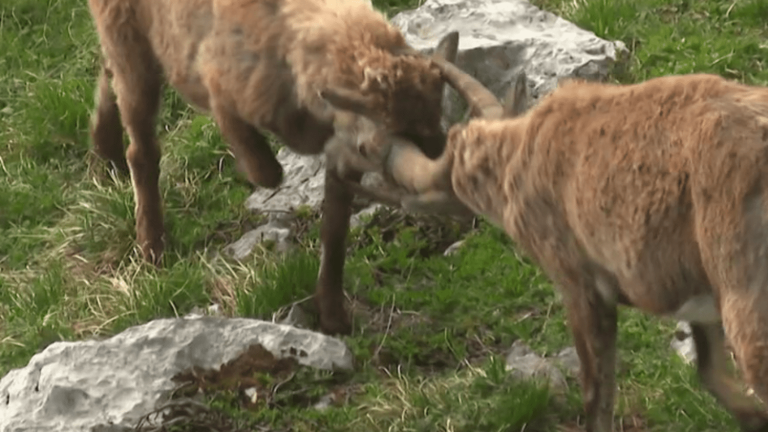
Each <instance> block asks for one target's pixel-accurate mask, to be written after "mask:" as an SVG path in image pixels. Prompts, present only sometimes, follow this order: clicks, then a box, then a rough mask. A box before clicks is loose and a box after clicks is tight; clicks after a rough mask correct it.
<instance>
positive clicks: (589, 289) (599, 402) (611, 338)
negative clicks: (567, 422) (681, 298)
mask: <svg viewBox="0 0 768 432" xmlns="http://www.w3.org/2000/svg"><path fill="white" fill-rule="evenodd" d="M561 286H562V287H563V290H562V291H563V294H564V295H563V297H564V300H565V308H566V314H567V318H568V326H569V327H570V329H571V333H572V334H573V338H574V342H575V345H576V352H577V354H578V356H579V360H580V362H581V368H580V374H581V389H582V397H583V399H584V409H585V411H586V432H613V406H614V398H615V396H614V395H615V391H616V328H617V320H618V315H617V310H616V305H610V304H608V303H607V302H606V301H605V300H603V298H602V297H601V296H600V295H599V293H598V291H597V289H596V282H595V281H594V280H592V279H591V278H588V277H585V278H580V280H570V281H568V282H567V285H565V284H563V285H561Z"/></svg>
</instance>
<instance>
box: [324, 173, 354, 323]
mask: <svg viewBox="0 0 768 432" xmlns="http://www.w3.org/2000/svg"><path fill="white" fill-rule="evenodd" d="M332 169H333V164H329V165H328V168H326V171H325V192H324V193H325V196H324V200H323V216H322V220H321V222H320V223H321V227H320V272H319V274H318V276H317V287H316V288H315V305H316V306H317V309H318V311H319V314H320V330H321V331H322V332H323V333H325V334H330V335H335V334H342V335H348V334H351V333H352V324H351V321H350V319H349V317H348V316H347V313H346V310H345V308H344V288H343V279H344V261H345V259H346V241H347V233H348V231H349V219H350V217H351V215H352V199H353V198H354V193H353V192H352V191H351V190H349V189H348V188H347V187H346V186H345V184H344V182H345V181H346V182H354V183H358V184H359V182H360V180H361V179H362V177H363V175H362V173H360V172H357V171H348V172H346V173H345V178H344V179H338V177H337V175H336V174H334V172H333V171H332Z"/></svg>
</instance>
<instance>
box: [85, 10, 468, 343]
mask: <svg viewBox="0 0 768 432" xmlns="http://www.w3.org/2000/svg"><path fill="white" fill-rule="evenodd" d="M88 4H89V6H90V10H91V13H92V15H93V18H94V22H95V26H96V29H97V31H98V34H99V38H100V42H101V48H102V52H103V58H104V60H103V67H102V70H101V75H100V77H99V80H98V91H97V97H96V109H95V112H94V116H93V122H92V127H91V135H92V140H93V144H94V147H95V151H96V153H97V154H99V155H100V156H101V157H103V158H105V159H107V160H109V161H111V163H112V164H113V165H114V167H115V168H116V169H117V170H118V171H119V172H121V173H123V174H128V173H130V177H131V180H132V183H133V187H134V196H135V201H136V209H135V212H136V236H137V243H138V245H139V246H140V248H141V252H142V255H143V256H144V258H145V259H147V260H148V261H150V262H153V263H155V264H158V265H159V264H160V262H161V257H162V253H163V249H164V227H163V214H162V213H163V212H162V201H161V198H160V191H159V188H158V177H159V175H160V172H159V166H158V164H159V161H160V157H161V152H160V148H159V146H158V143H157V139H156V136H155V129H154V128H155V118H156V115H157V112H158V108H159V102H160V96H161V87H162V85H163V84H164V83H165V82H167V83H169V84H170V85H171V86H172V87H173V88H175V89H176V90H177V91H178V92H179V93H180V94H181V95H182V97H183V98H185V100H186V101H188V102H189V103H191V104H192V105H193V106H195V107H196V108H198V109H200V110H202V111H204V112H207V113H210V114H211V115H212V117H213V118H214V119H215V121H216V122H217V124H218V126H219V127H220V130H221V133H222V135H223V137H224V138H225V140H226V141H227V142H228V143H229V146H230V148H231V151H232V153H233V154H234V156H235V159H236V161H237V164H238V168H239V169H240V171H241V172H243V173H245V175H246V176H247V178H248V180H249V181H250V183H252V184H253V185H257V186H263V187H269V188H275V187H277V186H279V185H280V183H281V182H282V177H283V170H282V167H281V166H280V164H279V163H278V162H277V160H276V159H275V156H274V155H273V153H272V151H271V149H270V147H269V145H268V143H267V140H266V138H265V136H264V135H263V134H262V132H260V130H261V131H269V132H272V133H274V134H275V135H276V136H277V137H278V138H279V139H280V140H282V142H283V143H284V144H285V145H286V146H288V147H289V148H291V149H292V150H293V151H296V152H298V153H301V154H320V153H323V152H324V149H325V145H326V142H327V141H328V140H329V138H331V137H332V136H333V135H334V132H339V130H340V129H343V130H342V131H341V135H343V139H344V140H346V142H352V143H354V142H357V141H360V140H361V139H363V138H364V136H368V135H371V134H375V133H376V132H377V130H379V129H386V130H387V131H388V133H393V134H399V135H402V136H405V137H408V138H409V139H411V140H415V141H417V142H419V143H420V145H421V148H422V149H423V150H424V151H425V153H427V154H429V155H434V156H436V155H438V154H439V153H440V152H441V151H442V146H443V144H444V142H445V135H444V132H443V131H442V129H441V127H440V114H441V103H442V94H443V79H442V77H441V75H440V72H439V70H438V69H437V68H436V67H435V66H434V65H432V64H431V60H430V58H428V57H426V56H421V55H418V54H416V53H415V52H413V51H412V50H411V49H410V48H409V47H408V46H407V45H406V43H405V40H404V38H403V36H402V34H401V33H400V32H399V31H398V30H397V29H396V28H395V27H393V26H392V25H390V24H389V23H388V22H387V20H386V19H385V18H384V16H382V15H381V14H380V13H378V12H376V11H374V10H373V9H372V8H371V7H370V6H369V5H368V4H367V3H366V2H364V1H363V0H184V1H174V0H89V1H88ZM457 44H458V34H457V33H455V34H453V33H452V34H449V35H447V36H446V37H445V38H444V39H443V41H442V42H441V44H440V46H439V47H438V49H437V50H436V55H437V56H448V57H450V60H451V61H452V60H453V58H454V57H455V55H456V45H457ZM110 84H111V85H110ZM350 109H353V110H355V111H356V112H359V113H361V114H363V116H365V117H363V116H359V115H354V114H352V113H351V112H350V111H349V110H350ZM122 126H125V129H126V131H127V133H128V136H129V139H130V145H129V146H128V148H127V158H126V152H125V149H124V146H123V137H122ZM328 156H329V160H328V172H327V175H326V183H325V202H324V205H323V220H322V228H321V243H322V251H323V254H322V263H321V270H320V273H319V275H318V284H317V290H316V296H315V301H316V304H317V306H318V309H319V313H320V327H321V330H322V331H324V332H325V333H330V334H335V333H341V334H348V333H350V331H351V325H350V322H349V319H348V317H347V315H346V313H345V311H344V307H343V301H344V296H343V291H342V274H343V267H344V260H345V240H346V233H347V231H348V226H349V217H350V206H351V201H352V197H353V195H352V193H351V192H350V191H349V190H348V189H347V188H344V187H343V183H342V182H341V181H340V177H343V180H344V181H351V182H353V183H355V182H359V180H360V178H361V176H362V171H361V170H358V169H354V167H353V166H350V165H347V166H345V167H344V169H343V170H342V169H340V168H339V167H338V166H337V160H336V159H334V158H335V157H339V155H338V154H329V155H328Z"/></svg>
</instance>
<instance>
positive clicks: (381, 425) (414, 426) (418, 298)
mask: <svg viewBox="0 0 768 432" xmlns="http://www.w3.org/2000/svg"><path fill="white" fill-rule="evenodd" d="M535 3H536V4H537V5H539V6H540V7H542V8H545V9H547V10H550V11H553V12H556V13H558V14H560V15H561V16H563V17H564V18H566V19H569V20H571V21H573V22H575V23H576V24H578V25H579V26H581V27H583V28H586V29H589V30H592V31H594V32H595V33H596V34H597V35H598V36H600V37H603V38H607V39H620V40H622V41H624V42H625V43H626V44H627V46H628V47H629V48H630V49H631V51H632V56H631V64H630V67H629V68H628V69H627V70H626V71H625V72H624V73H622V74H621V75H617V76H615V77H614V78H615V79H616V80H618V81H621V82H634V81H638V80H644V79H647V78H651V77H654V76H660V75H666V74H680V73H689V72H712V73H717V74H721V75H723V76H726V77H728V78H733V79H736V80H739V81H742V82H746V83H751V84H763V85H765V84H766V83H768V69H767V68H766V67H765V62H766V58H767V57H766V56H767V55H768V49H767V44H768V42H766V41H768V24H767V23H768V21H767V17H768V1H765V0H751V1H747V0H742V1H728V2H719V1H714V0H700V1H681V0H678V1H669V0H667V1H662V0H568V1H564V0H536V1H535ZM375 4H376V6H377V7H379V8H380V9H383V10H387V11H390V12H391V13H393V12H394V11H396V10H402V9H404V8H408V7H411V6H413V4H412V3H410V0H390V1H389V2H388V0H377V1H376V2H375ZM0 53H2V57H0V124H2V128H0V375H4V374H5V373H7V372H8V371H9V370H10V369H12V368H15V367H20V366H23V365H24V364H25V363H26V362H27V361H28V360H29V358H30V356H32V355H33V354H34V353H35V352H37V351H39V350H40V349H42V348H44V347H45V346H46V345H48V344H50V343H51V342H54V341H58V340H75V339H83V338H89V337H95V336H98V337H102V336H108V335H112V334H115V333H117V332H120V331H121V330H123V329H125V328H127V327H129V326H132V325H136V324H140V323H144V322H146V321H148V320H152V319H154V318H159V317H171V316H178V315H183V314H186V313H187V312H189V311H191V310H192V309H193V308H195V307H206V306H207V305H209V304H210V303H211V302H216V303H219V304H220V305H221V306H222V309H223V311H224V313H225V314H226V315H229V316H249V317H259V318H267V319H269V318H270V316H271V314H272V313H273V312H275V311H277V310H278V309H280V308H281V307H283V306H284V305H286V304H288V303H291V302H293V301H296V300H299V299H301V298H304V297H306V296H307V295H309V294H311V292H312V289H313V284H314V278H315V275H316V274H317V267H318V227H317V221H318V218H317V215H316V214H311V213H307V214H303V215H302V216H301V217H302V218H303V220H304V221H305V223H306V226H307V229H306V230H305V232H302V234H301V236H300V237H299V238H298V242H299V245H300V247H299V248H296V250H295V251H293V252H291V253H289V254H288V255H286V256H282V257H281V256H277V255H276V254H274V253H272V252H271V251H269V250H268V249H264V250H260V251H258V252H257V253H256V254H254V256H253V257H252V258H250V259H249V260H247V261H246V262H243V263H232V262H228V261H226V260H222V259H218V258H216V257H215V255H214V254H213V253H212V252H215V251H217V250H220V249H221V248H222V247H223V246H224V245H226V244H228V243H230V242H232V241H234V240H236V239H237V238H238V237H239V236H240V235H242V233H244V232H245V231H247V230H248V229H250V228H251V227H254V226H256V225H257V224H258V223H259V221H260V216H258V215H256V214H252V213H250V212H248V211H247V210H246V209H245V208H244V205H243V203H244V201H245V198H246V197H247V196H248V194H249V190H248V189H247V188H246V187H244V186H243V185H242V182H241V181H240V180H238V178H237V175H236V174H235V170H234V167H233V160H232V157H231V155H230V154H229V153H228V151H227V148H226V144H225V143H224V142H223V141H222V139H221V136H220V135H219V133H218V130H217V128H216V126H215V124H214V123H213V122H212V121H211V120H210V119H208V118H206V117H203V116H199V115H197V114H195V113H194V112H193V111H192V110H191V109H190V108H188V107H186V106H185V105H184V103H183V102H182V101H181V99H180V98H179V97H178V96H177V95H176V94H175V93H174V92H173V91H171V90H167V91H166V94H165V97H164V106H163V110H162V114H161V117H160V120H159V122H158V123H159V124H158V131H159V132H160V134H161V140H162V142H163V151H164V158H163V160H162V177H161V188H162V193H163V196H164V202H165V206H166V215H167V223H168V229H169V235H170V238H171V241H170V245H169V247H168V251H167V259H166V261H167V265H166V266H165V267H164V268H162V269H154V268H151V267H149V266H147V265H145V264H143V263H142V262H141V261H140V260H139V259H138V255H137V252H136V251H135V250H134V246H133V238H134V231H133V224H134V220H133V200H132V195H131V187H130V184H128V183H127V182H125V181H120V180H110V179H105V178H104V177H103V176H102V175H101V173H102V166H101V164H99V163H98V161H94V159H93V158H92V157H91V154H90V151H89V140H88V138H87V125H88V118H89V113H90V110H91V109H92V100H93V91H94V84H95V74H96V65H97V62H98V45H97V38H96V36H95V33H94V31H93V29H92V24H91V21H90V16H89V14H88V10H87V7H86V5H85V2H82V1H77V0H6V1H4V2H2V5H0ZM374 222H375V223H370V224H368V225H367V226H364V227H362V228H358V229H356V230H354V232H353V233H352V238H351V240H350V249H349V260H348V264H347V268H346V274H345V284H346V289H347V291H348V292H349V294H350V296H351V297H352V298H353V299H354V305H355V306H354V310H355V315H356V319H355V333H354V335H353V336H351V337H349V338H346V342H347V343H348V344H349V345H350V347H351V348H352V349H353V351H354V353H355V355H356V357H357V361H358V369H357V371H356V372H355V373H354V374H353V375H351V376H347V377H343V378H339V377H336V378H334V377H328V376H325V375H324V374H323V373H320V372H315V371H301V372H300V373H301V374H302V375H300V377H301V380H298V379H295V380H294V381H297V382H300V383H301V384H295V386H297V387H296V389H294V390H295V391H297V392H300V393H302V394H303V395H304V396H305V397H304V398H303V399H302V400H293V399H291V401H293V402H291V403H278V404H274V405H271V406H267V407H261V408H260V409H244V408H243V405H242V401H241V398H240V397H239V396H238V395H237V394H235V393H232V392H229V393H227V392H226V391H222V392H219V393H216V394H213V395H211V396H210V399H209V402H210V405H211V406H212V407H214V408H215V409H217V410H222V411H223V412H226V413H227V414H228V415H230V416H231V417H233V418H236V419H238V420H239V421H242V422H244V424H251V425H253V424H261V425H270V427H271V428H273V430H294V431H310V430H312V431H314V430H332V431H347V430H371V431H435V430H440V431H475V430H483V431H521V430H526V431H554V430H557V429H556V427H557V425H567V424H574V423H576V422H577V421H578V419H579V416H580V415H581V408H580V403H581V402H580V401H581V399H580V395H579V392H578V386H577V385H576V383H575V382H573V381H572V382H571V383H572V384H573V385H571V386H570V389H569V390H568V391H567V392H566V393H565V394H564V395H556V394H550V393H548V392H547V391H546V390H545V389H544V388H543V387H541V386H540V385H538V384H536V383H526V382H520V381H517V380H515V379H513V378H512V377H511V376H510V375H509V374H507V373H505V372H504V370H503V354H504V351H505V350H506V349H507V348H509V346H510V345H511V344H512V342H513V341H514V340H516V339H519V338H522V339H523V340H525V341H526V343H528V344H529V345H531V346H532V347H533V348H534V349H535V350H536V351H537V352H538V353H539V354H554V353H557V352H558V351H560V349H562V348H563V347H565V346H567V345H569V344H570V343H571V340H570V336H569V333H568V331H567V328H566V326H565V322H564V317H563V310H562V307H561V305H560V304H559V302H558V300H557V298H556V296H555V294H554V292H553V291H552V287H551V285H550V284H549V282H548V281H547V280H546V278H545V277H543V275H542V274H541V272H540V271H539V270H538V269H537V268H536V267H535V266H532V265H531V264H530V262H529V261H528V260H526V259H525V258H523V257H521V256H519V255H518V254H517V253H516V252H515V249H514V245H513V244H512V242H511V241H510V240H509V239H508V238H507V237H506V235H505V234H504V233H502V232H500V231H499V230H497V229H495V228H493V227H490V226H488V225H487V224H485V223H482V222H481V223H480V225H479V227H477V228H475V229H473V230H471V232H468V233H467V232H465V231H462V230H461V229H460V228H459V227H456V226H452V225H450V224H446V223H443V222H440V223H436V222H434V221H425V220H423V218H422V219H414V218H406V219H402V218H398V217H397V216H393V215H387V214H384V215H380V216H377V220H376V221H374ZM460 237H465V238H466V242H465V244H464V245H463V247H462V248H460V249H459V251H458V253H457V254H455V255H452V256H448V257H444V256H442V253H441V252H442V250H443V249H444V247H445V246H446V245H447V244H450V243H451V241H453V240H455V239H458V238H460ZM673 324H674V323H671V322H668V321H659V320H657V319H653V318H649V317H646V316H644V315H642V314H640V313H637V312H633V311H626V310H624V311H622V313H621V321H620V335H619V349H620V357H621V359H622V363H621V368H620V373H619V390H620V391H619V397H618V401H617V417H619V418H622V419H627V421H629V420H638V419H639V420H640V421H641V422H642V423H643V424H644V425H645V426H644V428H645V429H644V430H651V431H667V430H675V431H716V430H717V431H735V430H736V427H735V425H734V423H733V422H732V420H731V419H730V418H729V416H728V415H726V414H725V413H724V412H723V410H722V409H720V408H719V407H718V406H717V404H716V403H715V402H714V400H713V399H712V397H710V396H709V395H708V394H707V393H706V392H704V390H703V389H702V388H701V387H700V385H699V384H698V382H697V380H696V377H695V374H694V372H693V370H692V368H690V367H689V366H686V365H684V364H683V362H682V361H681V360H680V359H678V358H677V356H676V355H675V354H674V353H673V352H672V351H671V350H670V349H669V347H668V345H669V340H670V337H671V334H672V328H673V327H672V326H673ZM330 389H334V391H344V392H347V393H348V395H349V397H348V401H347V402H346V403H344V404H340V405H338V406H336V405H334V406H331V407H330V408H328V409H325V410H316V409H312V408H311V407H310V406H311V405H312V404H314V403H316V402H317V399H318V398H319V397H320V396H322V395H323V394H326V393H328V391H329V390H330Z"/></svg>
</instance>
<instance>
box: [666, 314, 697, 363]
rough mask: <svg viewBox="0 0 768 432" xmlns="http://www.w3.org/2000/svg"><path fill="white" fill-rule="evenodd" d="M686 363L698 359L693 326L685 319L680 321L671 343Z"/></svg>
mask: <svg viewBox="0 0 768 432" xmlns="http://www.w3.org/2000/svg"><path fill="white" fill-rule="evenodd" d="M669 346H671V347H672V349H673V350H675V352H677V354H678V355H679V356H680V357H682V359H683V361H684V362H685V363H692V362H694V361H696V344H695V343H694V342H693V336H692V335H691V326H690V324H688V323H687V322H685V321H678V323H677V327H676V328H675V335H674V337H673V338H672V341H671V342H670V343H669Z"/></svg>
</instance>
